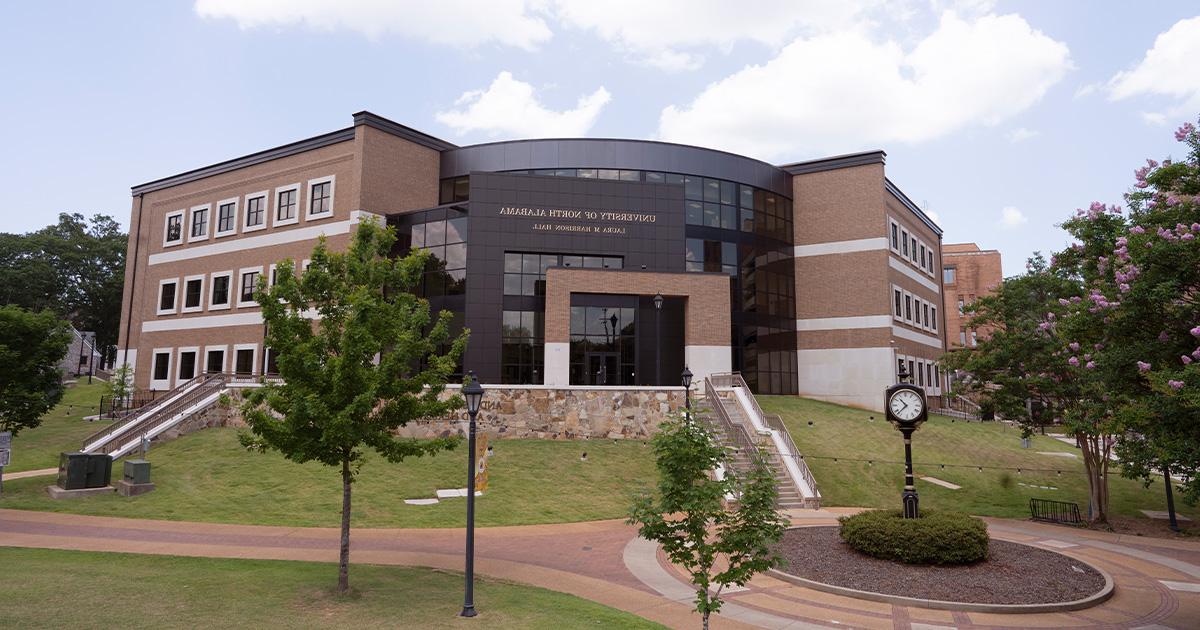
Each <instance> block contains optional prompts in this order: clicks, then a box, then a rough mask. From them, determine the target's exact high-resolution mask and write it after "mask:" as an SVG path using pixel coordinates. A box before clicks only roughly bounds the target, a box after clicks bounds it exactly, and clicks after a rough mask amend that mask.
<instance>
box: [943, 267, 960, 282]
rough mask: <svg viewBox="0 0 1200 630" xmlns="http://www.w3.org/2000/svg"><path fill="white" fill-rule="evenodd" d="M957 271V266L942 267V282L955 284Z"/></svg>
mask: <svg viewBox="0 0 1200 630" xmlns="http://www.w3.org/2000/svg"><path fill="white" fill-rule="evenodd" d="M956 272H957V269H956V268H955V267H943V268H942V284H954V283H955V281H956V279H955V277H956V275H957V273H956Z"/></svg>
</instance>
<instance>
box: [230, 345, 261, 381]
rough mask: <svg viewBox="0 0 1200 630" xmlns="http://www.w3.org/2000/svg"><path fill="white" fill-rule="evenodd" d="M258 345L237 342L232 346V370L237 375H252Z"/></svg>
mask: <svg viewBox="0 0 1200 630" xmlns="http://www.w3.org/2000/svg"><path fill="white" fill-rule="evenodd" d="M257 354H258V345H256V344H250V345H246V344H239V345H236V346H234V347H233V372H234V374H237V375H238V376H252V375H253V374H254V362H255V360H256V358H257V357H256V356H255V355H257Z"/></svg>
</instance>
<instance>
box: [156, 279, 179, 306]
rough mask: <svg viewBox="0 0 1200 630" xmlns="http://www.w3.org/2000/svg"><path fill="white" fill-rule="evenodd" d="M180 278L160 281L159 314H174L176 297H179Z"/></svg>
mask: <svg viewBox="0 0 1200 630" xmlns="http://www.w3.org/2000/svg"><path fill="white" fill-rule="evenodd" d="M178 289H179V279H178V278H173V279H171V280H162V281H160V282H159V283H158V314H159V315H174V314H175V301H176V300H175V298H176V297H178V296H177V295H176V293H178Z"/></svg>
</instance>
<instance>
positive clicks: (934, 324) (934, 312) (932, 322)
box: [929, 304, 937, 332]
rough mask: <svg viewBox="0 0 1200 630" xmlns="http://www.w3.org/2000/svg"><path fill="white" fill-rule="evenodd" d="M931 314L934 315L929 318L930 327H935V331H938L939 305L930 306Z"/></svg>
mask: <svg viewBox="0 0 1200 630" xmlns="http://www.w3.org/2000/svg"><path fill="white" fill-rule="evenodd" d="M929 314H930V315H932V316H933V318H932V319H930V320H929V323H930V327H931V328H933V332H937V307H936V306H933V305H932V304H931V305H930V306H929Z"/></svg>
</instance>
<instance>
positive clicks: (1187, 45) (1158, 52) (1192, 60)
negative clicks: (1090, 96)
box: [1108, 17, 1200, 122]
mask: <svg viewBox="0 0 1200 630" xmlns="http://www.w3.org/2000/svg"><path fill="white" fill-rule="evenodd" d="M1197 58H1200V17H1194V18H1190V19H1186V20H1180V21H1178V22H1176V23H1175V24H1174V25H1172V26H1171V28H1169V29H1167V30H1166V31H1165V32H1163V33H1160V34H1159V35H1158V37H1156V38H1154V46H1153V47H1151V48H1150V50H1148V51H1146V56H1145V57H1144V58H1142V61H1141V62H1140V63H1138V65H1137V66H1136V67H1134V68H1133V69H1132V70H1125V71H1122V72H1118V73H1117V74H1116V75H1115V76H1113V78H1112V79H1110V80H1109V82H1108V97H1109V99H1110V100H1113V101H1119V100H1122V99H1127V98H1131V97H1134V96H1146V95H1155V96H1167V97H1174V99H1175V103H1174V106H1173V107H1171V108H1169V110H1168V111H1167V112H1166V113H1165V114H1163V113H1151V114H1145V113H1143V114H1142V117H1143V119H1146V120H1147V121H1149V122H1157V121H1158V120H1159V119H1161V120H1164V121H1165V119H1166V116H1167V115H1168V114H1169V115H1171V116H1176V115H1179V114H1183V113H1188V114H1191V113H1193V112H1194V111H1195V109H1196V108H1197V107H1200V71H1197V69H1196V59H1197Z"/></svg>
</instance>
